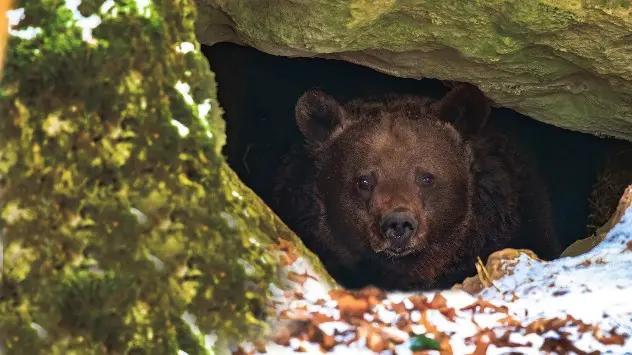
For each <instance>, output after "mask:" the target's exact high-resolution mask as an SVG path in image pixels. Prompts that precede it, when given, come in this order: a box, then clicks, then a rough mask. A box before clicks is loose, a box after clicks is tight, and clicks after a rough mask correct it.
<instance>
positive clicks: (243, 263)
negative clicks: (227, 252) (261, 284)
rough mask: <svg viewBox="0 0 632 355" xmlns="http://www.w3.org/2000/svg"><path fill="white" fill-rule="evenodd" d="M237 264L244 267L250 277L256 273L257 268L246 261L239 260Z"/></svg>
mask: <svg viewBox="0 0 632 355" xmlns="http://www.w3.org/2000/svg"><path fill="white" fill-rule="evenodd" d="M237 262H238V263H239V264H240V265H241V266H243V267H244V271H245V272H246V275H248V276H250V275H252V274H253V273H254V272H255V268H254V267H252V265H250V264H249V263H248V262H247V261H246V260H244V259H242V258H239V259H237Z"/></svg>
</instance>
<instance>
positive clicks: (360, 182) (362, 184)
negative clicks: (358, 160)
mask: <svg viewBox="0 0 632 355" xmlns="http://www.w3.org/2000/svg"><path fill="white" fill-rule="evenodd" d="M356 185H357V186H358V189H359V190H360V191H371V190H372V189H373V178H372V177H371V176H368V175H363V176H360V177H359V178H358V179H357V180H356Z"/></svg>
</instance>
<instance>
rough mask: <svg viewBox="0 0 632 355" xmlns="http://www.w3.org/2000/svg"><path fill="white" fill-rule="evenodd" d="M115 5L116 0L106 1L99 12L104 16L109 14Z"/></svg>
mask: <svg viewBox="0 0 632 355" xmlns="http://www.w3.org/2000/svg"><path fill="white" fill-rule="evenodd" d="M114 5H115V3H114V0H105V1H104V2H103V4H101V8H99V12H100V13H102V14H106V13H108V11H110V10H111V9H112V8H113V7H114Z"/></svg>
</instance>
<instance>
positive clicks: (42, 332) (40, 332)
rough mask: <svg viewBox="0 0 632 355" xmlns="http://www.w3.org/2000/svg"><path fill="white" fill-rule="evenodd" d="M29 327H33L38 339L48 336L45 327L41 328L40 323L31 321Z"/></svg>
mask: <svg viewBox="0 0 632 355" xmlns="http://www.w3.org/2000/svg"><path fill="white" fill-rule="evenodd" d="M31 328H33V329H35V332H36V333H37V336H38V337H39V338H40V339H46V337H48V332H47V331H46V329H44V328H42V326H41V325H39V324H37V323H31Z"/></svg>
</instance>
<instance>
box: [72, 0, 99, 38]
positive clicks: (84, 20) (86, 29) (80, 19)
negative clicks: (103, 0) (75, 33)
mask: <svg viewBox="0 0 632 355" xmlns="http://www.w3.org/2000/svg"><path fill="white" fill-rule="evenodd" d="M65 5H66V8H68V9H69V10H70V11H71V12H72V15H73V17H74V20H75V22H76V25H77V26H79V27H81V29H82V32H81V39H82V40H83V41H84V42H88V43H90V44H94V43H96V40H95V39H94V37H92V30H94V29H95V28H97V27H98V26H99V25H100V24H101V17H100V16H99V15H97V14H92V15H90V16H88V17H85V16H83V15H82V14H81V12H80V11H79V5H81V0H66V1H65Z"/></svg>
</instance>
